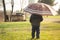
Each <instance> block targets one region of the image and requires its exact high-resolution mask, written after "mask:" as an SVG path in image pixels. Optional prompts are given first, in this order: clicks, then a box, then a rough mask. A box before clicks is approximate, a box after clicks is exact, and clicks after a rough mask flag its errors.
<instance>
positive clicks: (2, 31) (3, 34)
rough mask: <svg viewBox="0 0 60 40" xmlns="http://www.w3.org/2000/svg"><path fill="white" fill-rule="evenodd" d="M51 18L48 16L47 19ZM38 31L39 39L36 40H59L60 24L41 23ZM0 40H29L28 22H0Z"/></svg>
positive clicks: (29, 29) (29, 27)
mask: <svg viewBox="0 0 60 40" xmlns="http://www.w3.org/2000/svg"><path fill="white" fill-rule="evenodd" d="M51 17H52V16H51ZM51 17H50V16H49V18H51ZM52 18H53V17H52ZM54 18H59V17H54ZM40 29H41V31H40V39H38V40H60V23H55V22H42V23H41V27H40ZM0 40H31V24H30V23H29V22H28V21H26V22H1V23H0ZM34 40H36V39H34Z"/></svg>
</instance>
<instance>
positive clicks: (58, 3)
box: [53, 0, 60, 11]
mask: <svg viewBox="0 0 60 40" xmlns="http://www.w3.org/2000/svg"><path fill="white" fill-rule="evenodd" d="M54 4H56V5H54V6H53V8H54V9H55V10H56V11H58V10H59V8H60V0H55V2H54Z"/></svg>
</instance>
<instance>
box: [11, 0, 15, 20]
mask: <svg viewBox="0 0 60 40" xmlns="http://www.w3.org/2000/svg"><path fill="white" fill-rule="evenodd" d="M11 6H12V11H11V14H10V21H11V17H12V13H13V7H14V0H11Z"/></svg>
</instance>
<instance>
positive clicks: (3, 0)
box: [2, 0, 6, 22]
mask: <svg viewBox="0 0 60 40" xmlns="http://www.w3.org/2000/svg"><path fill="white" fill-rule="evenodd" d="M2 2H3V8H4V21H5V22H6V7H5V0H2Z"/></svg>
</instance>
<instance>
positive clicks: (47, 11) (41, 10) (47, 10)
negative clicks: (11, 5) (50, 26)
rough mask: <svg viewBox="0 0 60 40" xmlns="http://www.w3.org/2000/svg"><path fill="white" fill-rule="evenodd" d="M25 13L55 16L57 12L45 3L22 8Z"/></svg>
mask: <svg viewBox="0 0 60 40" xmlns="http://www.w3.org/2000/svg"><path fill="white" fill-rule="evenodd" d="M24 11H25V12H29V13H31V14H38V15H57V12H56V11H55V10H54V9H53V8H52V7H51V6H50V5H47V4H45V3H32V4H29V5H28V6H27V7H26V8H24Z"/></svg>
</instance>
